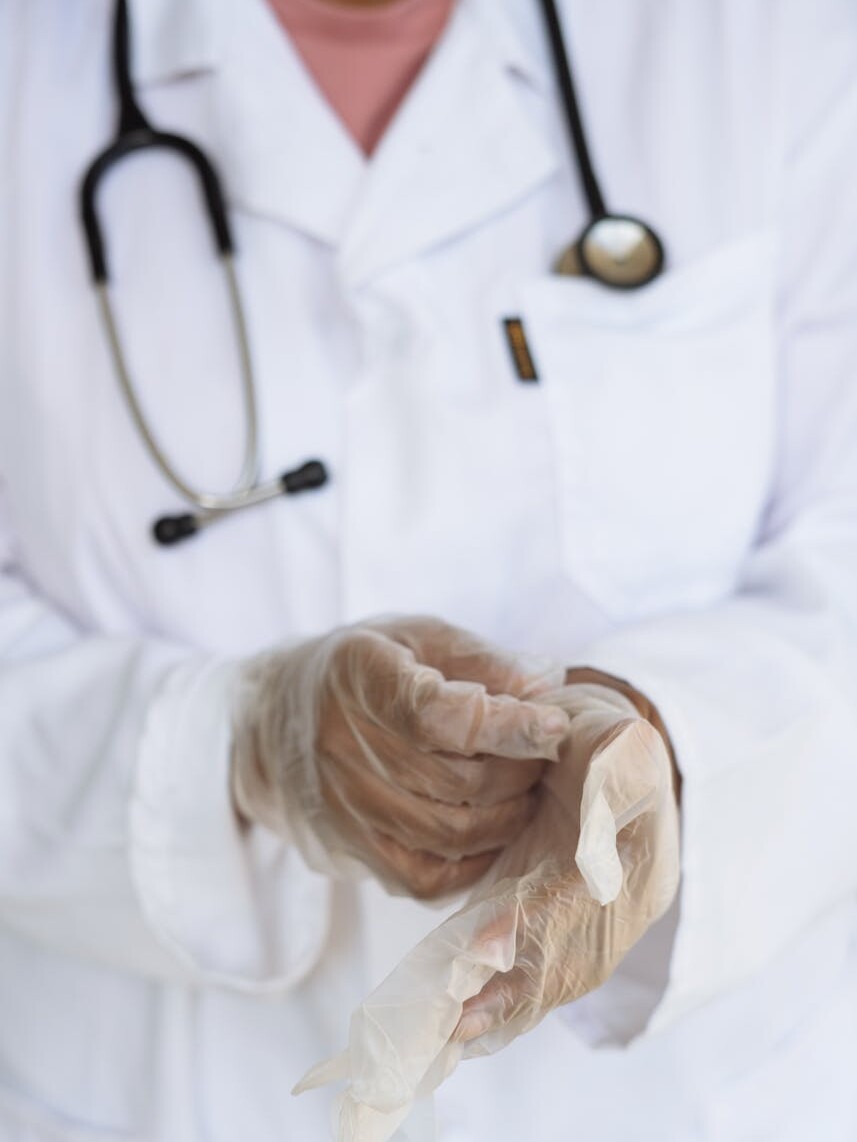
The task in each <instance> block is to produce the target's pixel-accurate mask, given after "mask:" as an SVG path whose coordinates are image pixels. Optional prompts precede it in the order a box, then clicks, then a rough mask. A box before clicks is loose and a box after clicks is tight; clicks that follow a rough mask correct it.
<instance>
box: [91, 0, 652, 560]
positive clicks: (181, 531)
mask: <svg viewBox="0 0 857 1142" xmlns="http://www.w3.org/2000/svg"><path fill="white" fill-rule="evenodd" d="M541 6H542V11H543V14H544V19H545V24H546V27H547V32H548V38H549V41H550V49H551V56H552V58H553V66H554V70H555V73H556V79H557V83H558V85H559V90H560V96H561V99H562V105H563V111H564V114H565V121H566V126H567V129H568V133H569V136H570V140H571V145H572V148H573V151H574V155H575V159H576V162H577V168H578V172H579V175H580V181H581V184H582V187H583V191H584V194H585V196H586V201H587V205H588V208H589V220H588V221H587V223H586V225H585V226H584V228H583V231H582V233H581V234H580V235H579V237H578V238H577V239H576V240H575V241H574V242H572V243H571V244H570V245H569V246H568V247H567V248H566V249H565V250H564V251H563V252H562V253H561V254H560V256H559V258H558V259H557V260H556V262H555V264H554V266H553V269H554V272H555V273H558V274H566V275H581V276H585V277H589V278H592V279H594V280H595V281H597V282H600V283H601V284H602V285H605V286H609V287H611V288H613V289H624V290H629V289H639V288H640V287H641V286H644V285H647V284H648V283H649V282H650V281H652V279H653V278H655V277H657V275H658V274H659V273H660V272H661V270H662V268H663V264H664V250H663V246H662V244H661V241H660V239H659V238H658V236H657V234H656V233H655V231H654V230H653V229H652V228H651V226H648V225H647V224H646V223H645V222H642V221H641V220H640V219H639V218H634V217H632V216H630V215H623V214H614V213H612V212H611V211H609V210H608V209H607V207H606V205H605V202H604V197H603V195H602V193H601V188H600V186H599V184H598V179H597V177H596V175H595V171H594V168H593V165H592V158H591V156H590V153H589V145H588V143H587V140H586V133H585V131H584V128H583V121H582V119H581V115H580V109H579V107H578V103H577V94H576V92H575V88H574V80H573V78H572V73H571V65H570V63H569V56H568V51H567V49H566V45H565V41H564V38H563V32H562V26H561V24H560V21H559V16H558V13H557V10H556V4H555V2H554V0H541ZM130 54H131V33H130V27H129V22H128V10H127V4H126V0H117V2H116V8H115V15H114V28H113V78H114V84H115V87H116V96H117V100H118V103H119V124H118V127H117V131H116V138H115V139H114V140H113V142H112V143H111V144H110V145H109V146H108V147H107V148H106V149H105V150H104V151H102V152H101V154H100V155H98V157H97V158H96V159H95V160H94V162H93V163H92V164H91V166H90V167H89V168H88V170H87V172H86V175H85V177H84V180H83V186H82V189H81V214H82V221H83V228H84V232H85V235H86V243H87V247H88V250H89V261H90V267H91V271H92V277H93V281H94V284H95V290H96V295H97V297H98V302H99V307H100V311H101V316H102V320H103V322H104V327H105V331H106V334H107V340H108V344H109V348H110V354H111V357H112V359H113V365H114V368H115V370H116V374H117V376H118V379H119V383H120V386H121V389H122V392H123V394H124V397H125V401H126V403H127V405H128V408H129V410H130V413H131V416H132V418H133V420H134V423H135V425H136V427H137V429H138V431H139V433H140V436H141V438H142V440H143V443H144V444H145V447H146V449H147V451H148V452H149V455H150V456H151V458H152V460H153V461H154V463H155V464H156V466H157V468H158V469H159V471H160V472H161V474H162V475H163V476H164V478H165V479H166V480H167V481H168V482H169V483H170V484H171V485H172V486H173V487H174V488H175V490H176V491H177V492H178V493H179V495H180V496H182V497H183V498H184V499H185V500H186V501H187V502H188V503H189V504H190V505H191V506H192V507H193V509H194V510H193V511H190V512H185V513H182V514H180V515H166V516H161V517H160V518H159V519H157V520H156V521H155V522H154V524H153V526H152V534H153V536H154V539H155V540H156V541H157V542H158V543H159V544H162V545H169V544H173V543H178V542H179V541H180V540H183V539H187V538H188V537H189V536H191V535H195V534H196V532H198V531H199V530H200V529H201V528H204V527H207V526H208V525H209V524H210V523H213V522H215V521H216V520H219V519H222V518H223V517H224V516H226V515H229V514H230V513H232V512H235V511H239V510H240V509H242V508H248V507H252V506H254V505H255V504H261V503H265V502H266V501H268V500H272V499H275V498H276V497H278V496H282V495H296V494H297V493H298V492H304V491H309V490H311V489H313V488H320V487H322V486H323V485H324V484H326V483H327V481H328V472H327V469H326V467H325V465H324V463H323V462H322V461H321V460H317V459H314V460H308V461H306V462H305V463H303V464H301V465H300V466H299V467H297V468H292V469H290V470H288V471H286V472H283V473H281V474H280V475H279V476H276V477H274V478H273V479H269V480H260V479H259V475H258V470H259V445H258V415H257V408H256V385H255V381H254V377H253V366H252V361H251V357H250V347H249V342H248V337H247V324H246V321H245V317H244V306H243V302H242V299H241V292H240V290H239V287H238V281H237V278H236V275H235V267H234V260H233V259H234V252H235V248H234V244H233V241H232V234H231V231H230V227H229V219H228V216H227V213H226V203H225V199H224V195H223V190H222V188H221V185H220V180H219V178H218V176H217V174H216V172H215V169H214V167H213V166H212V164H211V162H210V160H209V159H208V158H207V157H206V155H205V154H204V153H203V151H202V150H200V148H199V147H198V146H197V145H196V144H195V143H193V142H191V141H190V140H189V139H187V138H184V137H183V136H181V135H175V134H172V133H171V132H168V131H159V130H158V129H157V128H155V127H153V126H152V125H151V123H150V122H149V121H148V119H146V117H145V115H144V114H143V112H142V111H141V110H140V107H139V104H138V103H137V101H136V99H135V96H134V85H133V82H132V80H131V71H130ZM149 148H160V149H162V150H169V151H172V152H173V153H174V154H177V155H179V156H181V157H183V158H184V159H186V160H187V161H188V162H189V163H190V164H191V166H192V167H193V168H194V170H195V172H196V174H197V177H198V178H199V182H200V186H201V189H202V193H203V197H204V199H205V205H206V210H207V213H208V217H209V221H210V224H211V229H212V231H213V235H214V241H215V245H216V247H217V251H218V254H219V258H220V262H221V265H222V267H223V271H224V274H225V277H226V284H227V288H228V294H229V301H230V306H231V310H232V320H233V324H234V327H235V334H236V339H237V342H238V353H239V361H240V370H241V385H242V393H243V402H244V415H245V425H246V428H245V440H244V460H243V464H242V468H241V473H240V475H239V478H238V481H237V482H236V484H235V486H234V487H233V488H232V490H231V491H229V492H226V493H216V492H206V491H201V490H200V489H198V488H195V487H193V486H192V485H191V484H189V483H188V482H187V481H186V480H185V479H183V478H182V477H181V476H180V475H179V474H178V473H177V472H176V470H175V468H174V467H173V465H172V464H171V462H170V460H169V458H168V457H167V455H166V453H165V452H164V450H163V448H162V447H161V445H160V444H159V443H158V439H157V437H156V436H155V434H154V432H153V431H152V428H151V425H150V424H149V421H148V418H147V417H146V415H145V413H144V412H143V409H142V406H141V404H140V402H139V400H138V399H137V392H136V389H135V387H134V384H133V382H132V380H131V375H130V372H129V370H128V366H127V362H126V358H125V353H124V350H123V347H122V343H121V340H120V337H119V331H118V327H117V322H116V318H115V315H114V311H113V306H112V302H111V298H110V290H109V275H108V269H107V258H106V254H105V248H104V238H103V235H102V231H101V225H100V222H99V219H98V213H97V210H96V197H97V192H98V188H99V186H100V184H101V181H102V179H103V178H104V176H105V175H106V174H107V173H108V171H110V170H111V168H113V167H115V166H116V164H117V163H118V162H120V161H121V160H122V159H124V158H125V157H126V156H128V155H131V154H133V153H134V152H139V151H143V150H147V149H149Z"/></svg>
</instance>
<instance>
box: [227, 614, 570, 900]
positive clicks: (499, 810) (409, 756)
mask: <svg viewBox="0 0 857 1142" xmlns="http://www.w3.org/2000/svg"><path fill="white" fill-rule="evenodd" d="M559 676H561V672H560V675H559ZM557 677H558V675H557V673H556V672H549V671H546V670H545V669H544V667H543V666H539V667H536V666H534V665H533V664H532V663H528V662H527V660H526V659H523V658H518V657H516V656H513V655H510V654H508V653H506V652H503V651H499V650H497V649H496V648H494V647H492V646H489V645H488V644H486V643H484V642H482V641H481V640H480V639H478V638H477V637H476V636H474V635H471V634H468V633H467V632H465V631H462V630H459V629H457V628H455V627H451V626H448V625H446V624H445V623H441V622H439V621H436V620H434V619H422V618H416V619H401V620H388V621H382V622H375V623H367V624H361V625H358V626H354V627H346V628H342V629H340V630H337V631H334V632H333V633H332V634H330V635H327V636H325V637H323V638H320V639H316V640H313V641H311V642H308V643H304V644H302V645H300V646H298V647H296V648H294V649H292V650H287V651H281V652H275V653H272V654H268V655H264V656H262V657H260V658H258V659H254V660H253V661H252V662H251V663H250V664H249V665H248V667H247V668H246V670H245V686H244V693H243V696H242V700H241V701H240V702H239V708H238V710H237V713H236V719H235V720H236V725H235V745H234V753H233V792H234V797H235V803H236V806H237V808H238V810H239V812H240V813H241V814H243V816H244V817H246V818H247V819H249V820H250V821H253V822H257V823H259V824H262V825H266V826H267V827H269V828H271V829H273V830H274V831H275V832H277V833H279V834H281V835H286V836H288V837H289V838H290V839H292V840H294V841H295V842H296V843H297V844H298V845H299V846H300V848H301V850H302V852H303V855H304V857H305V858H306V859H307V860H308V862H309V863H310V864H311V865H312V866H313V867H315V868H318V869H319V870H321V871H325V872H334V873H336V872H338V873H345V872H348V871H349V863H350V862H349V858H352V859H356V860H357V861H359V862H360V863H361V864H363V865H366V866H368V867H369V868H370V869H371V870H372V871H373V872H374V873H375V874H376V875H377V876H378V877H379V879H381V880H382V881H383V882H384V883H385V884H386V885H387V886H388V887H389V888H390V889H391V890H393V891H398V892H403V891H404V892H406V893H409V894H410V895H413V896H417V897H420V898H430V897H437V896H443V895H446V894H448V893H451V892H455V891H458V890H461V889H463V888H466V887H468V886H470V885H471V884H473V883H475V882H476V881H477V880H478V879H479V878H480V877H481V876H482V875H483V873H485V872H486V871H487V869H488V868H489V867H490V865H491V863H492V861H493V860H494V858H495V856H496V855H497V853H498V851H500V850H501V849H503V848H505V846H506V845H507V844H509V843H510V842H511V841H513V840H515V838H516V837H517V836H518V835H519V834H520V833H521V831H522V830H523V828H524V827H525V826H526V824H527V823H528V821H529V820H530V819H531V817H532V815H533V812H534V811H535V803H536V797H535V793H534V791H533V787H534V786H535V785H536V784H537V783H538V781H539V780H540V778H541V776H542V773H543V771H544V767H545V765H546V764H548V763H549V762H555V761H556V760H557V758H558V749H559V745H560V742H561V741H562V739H563V737H564V736H565V734H566V733H567V731H568V724H569V723H568V717H567V715H566V714H565V713H564V712H563V711H562V710H559V709H557V708H553V707H550V706H545V705H537V704H536V703H535V702H533V701H530V700H528V699H531V698H535V697H537V696H538V695H539V694H541V693H544V692H545V691H547V690H550V689H552V688H553V687H554V686H555V685H556V683H557Z"/></svg>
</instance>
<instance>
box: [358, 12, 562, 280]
mask: <svg viewBox="0 0 857 1142" xmlns="http://www.w3.org/2000/svg"><path fill="white" fill-rule="evenodd" d="M494 5H497V0H491V3H490V4H485V3H483V2H482V0H459V3H458V4H457V5H456V9H455V11H454V13H453V16H452V18H451V21H450V25H449V26H448V27H447V29H446V32H445V33H444V35H443V37H442V39H441V41H440V42H439V44H438V45H437V47H436V49H435V52H434V53H433V55H432V57H431V58H430V59H429V61H428V63H427V64H426V66H425V69H424V70H423V72H422V73H421V75H420V76H419V77H418V79H417V81H416V83H415V84H414V87H413V88H412V89H411V91H410V93H409V94H408V96H407V97H406V100H405V102H404V103H403V105H402V107H401V108H400V110H399V113H398V115H397V116H396V118H395V119H394V121H393V123H392V124H391V126H390V128H389V129H388V132H387V134H386V135H385V136H384V138H383V139H382V141H381V144H380V146H379V148H378V150H377V151H376V153H375V155H374V156H373V159H372V161H371V163H370V164H369V165H368V167H367V174H366V179H365V182H364V184H363V186H362V189H361V195H360V198H359V202H358V204H357V206H356V208H355V210H354V213H353V214H352V216H351V218H350V221H349V224H348V227H347V230H346V233H345V237H344V243H343V248H342V269H343V273H344V276H345V278H346V280H348V281H350V282H352V283H356V282H360V281H362V280H365V279H368V278H371V277H372V276H373V275H374V274H376V273H378V272H379V271H381V270H383V269H385V268H386V267H388V266H390V265H393V264H395V263H396V262H399V261H401V260H403V259H405V258H409V257H414V256H416V255H419V254H421V253H424V252H425V251H427V250H429V249H431V248H432V247H434V246H437V245H439V244H440V243H442V242H444V241H445V240H446V239H449V238H452V237H454V236H455V235H456V234H460V233H462V232H463V231H466V230H468V229H470V228H473V227H476V226H479V225H480V223H482V222H484V221H486V220H487V219H489V218H490V217H492V216H493V215H496V214H498V213H500V212H501V211H502V210H504V209H506V208H508V207H509V206H510V205H512V204H513V203H514V202H515V201H517V200H519V199H521V198H523V197H524V196H525V195H527V194H528V193H529V192H530V191H532V190H533V189H534V188H535V187H536V186H538V185H539V184H541V183H542V182H544V180H545V179H547V178H548V177H549V176H550V175H551V174H552V173H553V172H554V171H555V170H556V169H557V167H558V165H559V162H560V157H559V156H558V154H557V150H556V147H555V146H554V145H553V144H552V143H551V141H550V140H548V139H547V138H545V135H544V131H543V129H540V127H539V126H538V124H537V123H535V122H534V121H533V119H532V118H531V114H529V113H528V109H527V108H526V107H525V106H524V103H523V96H524V90H523V89H524V88H525V86H526V85H527V84H528V83H530V82H531V78H530V77H529V76H528V75H527V74H526V72H527V70H528V69H529V68H530V67H531V61H530V60H528V58H527V57H525V56H524V55H523V54H522V49H520V48H519V45H517V44H516V43H515V42H514V40H513V38H511V37H504V36H503V35H502V34H500V31H501V21H500V18H499V17H498V15H497V14H496V13H493V14H492V13H490V12H489V11H488V9H489V8H490V7H493V6H494ZM497 6H498V7H499V5H497ZM542 94H543V93H540V97H541V95H542Z"/></svg>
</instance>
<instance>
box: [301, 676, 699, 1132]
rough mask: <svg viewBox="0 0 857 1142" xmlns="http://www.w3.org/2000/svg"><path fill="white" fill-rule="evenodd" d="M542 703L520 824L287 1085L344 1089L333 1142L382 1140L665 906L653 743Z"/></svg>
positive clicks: (560, 702) (667, 784)
mask: <svg viewBox="0 0 857 1142" xmlns="http://www.w3.org/2000/svg"><path fill="white" fill-rule="evenodd" d="M545 701H548V702H550V703H551V704H552V705H554V706H560V707H562V708H563V709H564V710H565V711H566V712H567V713H568V714H569V716H570V721H571V725H570V731H569V734H568V737H567V739H566V741H565V743H564V745H563V747H562V750H561V754H560V762H559V764H558V765H555V766H550V767H548V769H547V770H546V773H545V777H544V779H543V782H542V787H541V795H540V804H539V809H538V812H537V814H536V817H535V818H534V819H533V821H532V822H531V824H530V825H529V826H528V827H527V829H526V830H525V831H524V833H523V834H522V835H521V837H520V838H519V839H518V841H517V842H516V843H515V844H513V845H511V846H509V847H508V848H507V849H505V850H504V851H503V853H502V854H501V855H500V856H499V857H498V859H497V861H496V862H495V863H494V864H493V866H492V867H491V870H490V873H489V874H488V876H487V877H486V879H485V881H483V883H482V884H480V885H479V886H478V888H477V889H476V890H475V892H474V894H473V896H472V897H471V899H470V901H469V902H468V903H467V905H466V906H465V907H464V908H462V909H460V910H459V911H458V912H456V913H455V914H454V915H453V916H451V917H450V918H449V919H448V920H446V921H445V922H444V923H443V924H441V925H440V926H439V927H438V928H436V929H435V930H434V931H433V932H431V933H430V934H429V935H428V936H427V937H426V938H425V939H424V940H422V941H421V943H419V944H418V945H417V946H416V947H415V948H414V949H413V950H412V951H411V952H409V953H408V955H407V956H405V958H404V959H403V960H402V961H401V963H400V964H399V965H398V966H397V967H396V968H395V969H394V970H393V972H392V973H391V974H390V975H389V976H388V977H387V979H386V980H384V982H383V983H382V984H381V985H380V986H379V987H378V988H377V989H376V990H375V991H374V992H373V993H372V995H370V996H369V997H368V998H367V999H366V1000H365V1001H364V1002H363V1003H362V1004H361V1006H360V1007H359V1008H358V1009H357V1011H355V1012H354V1014H353V1016H352V1019H351V1033H350V1037H349V1046H348V1049H347V1050H346V1051H345V1052H343V1053H342V1054H341V1055H339V1056H336V1057H335V1058H333V1059H331V1060H328V1061H326V1062H323V1063H321V1064H319V1065H318V1066H317V1067H315V1068H313V1069H312V1071H310V1072H309V1074H308V1075H307V1076H305V1078H304V1079H303V1080H302V1081H301V1082H300V1083H299V1084H298V1086H297V1087H296V1088H295V1093H298V1092H300V1091H302V1090H307V1089H310V1088H312V1087H316V1086H320V1085H322V1084H324V1083H327V1082H332V1081H337V1080H342V1079H345V1080H346V1081H347V1083H348V1086H347V1089H346V1091H345V1093H344V1094H343V1095H342V1096H341V1097H340V1099H339V1101H338V1107H337V1113H336V1124H337V1125H336V1138H337V1142H386V1140H387V1139H389V1138H390V1136H391V1135H392V1134H393V1132H394V1131H395V1129H396V1127H397V1126H398V1125H399V1124H400V1123H401V1122H402V1121H403V1119H404V1118H405V1116H406V1115H407V1113H408V1110H409V1108H410V1106H411V1104H412V1102H413V1101H414V1099H417V1098H424V1097H426V1096H428V1095H430V1094H431V1092H432V1091H433V1090H434V1089H435V1088H436V1087H437V1086H438V1085H439V1084H440V1083H441V1082H442V1081H443V1080H444V1079H445V1078H446V1077H447V1076H448V1075H449V1074H450V1072H451V1071H452V1070H453V1069H454V1068H455V1066H456V1065H457V1063H458V1061H459V1060H460V1059H461V1057H462V1056H472V1055H482V1054H488V1053H490V1052H493V1051H496V1050H498V1049H499V1048H501V1047H503V1046H505V1045H506V1044H507V1043H509V1042H510V1041H511V1040H512V1039H514V1038H515V1037H516V1036H518V1035H520V1034H522V1033H523V1032H525V1031H528V1030H530V1029H531V1028H533V1027H535V1026H536V1024H537V1023H539V1022H540V1021H541V1020H542V1019H543V1018H544V1016H545V1015H546V1014H547V1013H548V1012H549V1011H551V1010H553V1009H554V1008H556V1007H558V1006H560V1004H564V1003H568V1002H569V1001H570V1000H573V999H576V998H578V997H579V996H581V995H583V994H585V993H586V992H588V991H590V990H592V989H593V988H595V987H597V986H598V985H599V984H601V983H602V982H603V981H604V980H605V979H606V978H607V977H608V976H609V975H610V973H611V972H612V971H613V970H614V968H615V967H616V966H617V965H618V963H619V962H620V960H621V959H622V957H623V956H624V955H625V954H626V952H628V951H629V950H630V948H631V947H632V946H633V945H634V944H635V943H636V942H637V940H639V939H640V937H641V936H642V935H643V934H644V933H645V931H646V930H647V928H648V927H649V926H650V925H651V924H652V923H654V921H655V920H657V919H658V917H659V916H661V915H662V914H663V913H664V912H665V911H666V909H667V907H668V906H669V904H670V902H671V900H672V899H673V897H674V895H675V892H676V888H677V885H678V878H679V851H678V807H677V802H676V799H675V795H674V792H673V774H672V763H671V759H670V756H669V753H668V750H667V747H666V744H665V742H664V739H663V737H662V736H661V734H660V733H659V732H658V731H657V730H656V729H655V728H654V727H653V726H652V725H651V724H650V723H649V722H648V721H646V720H644V719H642V718H640V716H639V714H638V710H637V708H636V706H635V705H634V703H633V702H631V701H630V700H629V699H628V697H626V696H625V695H624V694H622V693H619V692H616V691H615V690H612V689H608V688H607V687H604V686H600V685H592V684H578V685H570V686H566V687H563V688H562V689H561V690H558V691H556V692H553V693H550V694H548V695H546V696H545Z"/></svg>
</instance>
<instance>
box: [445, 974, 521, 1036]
mask: <svg viewBox="0 0 857 1142" xmlns="http://www.w3.org/2000/svg"><path fill="white" fill-rule="evenodd" d="M534 1008H535V1000H534V997H533V995H532V994H531V988H530V981H529V978H528V976H527V975H526V973H525V972H524V971H523V970H522V969H521V968H512V970H511V971H508V972H498V974H497V975H494V976H492V977H491V979H489V980H488V982H487V983H486V984H485V986H484V987H483V988H482V990H481V991H480V992H479V994H478V995H474V996H473V998H472V999H468V1000H466V1001H465V1003H464V1007H463V1009H462V1012H461V1018H460V1019H459V1020H458V1023H457V1024H456V1027H455V1030H454V1031H453V1033H452V1041H453V1042H454V1043H470V1042H472V1041H473V1040H474V1039H478V1038H479V1037H480V1036H482V1035H487V1034H491V1033H495V1032H497V1031H501V1030H502V1029H503V1028H504V1027H506V1026H508V1024H509V1023H511V1022H512V1020H513V1019H517V1018H518V1017H520V1016H521V1015H522V1014H524V1013H525V1012H526V1011H528V1010H530V1009H534Z"/></svg>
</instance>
